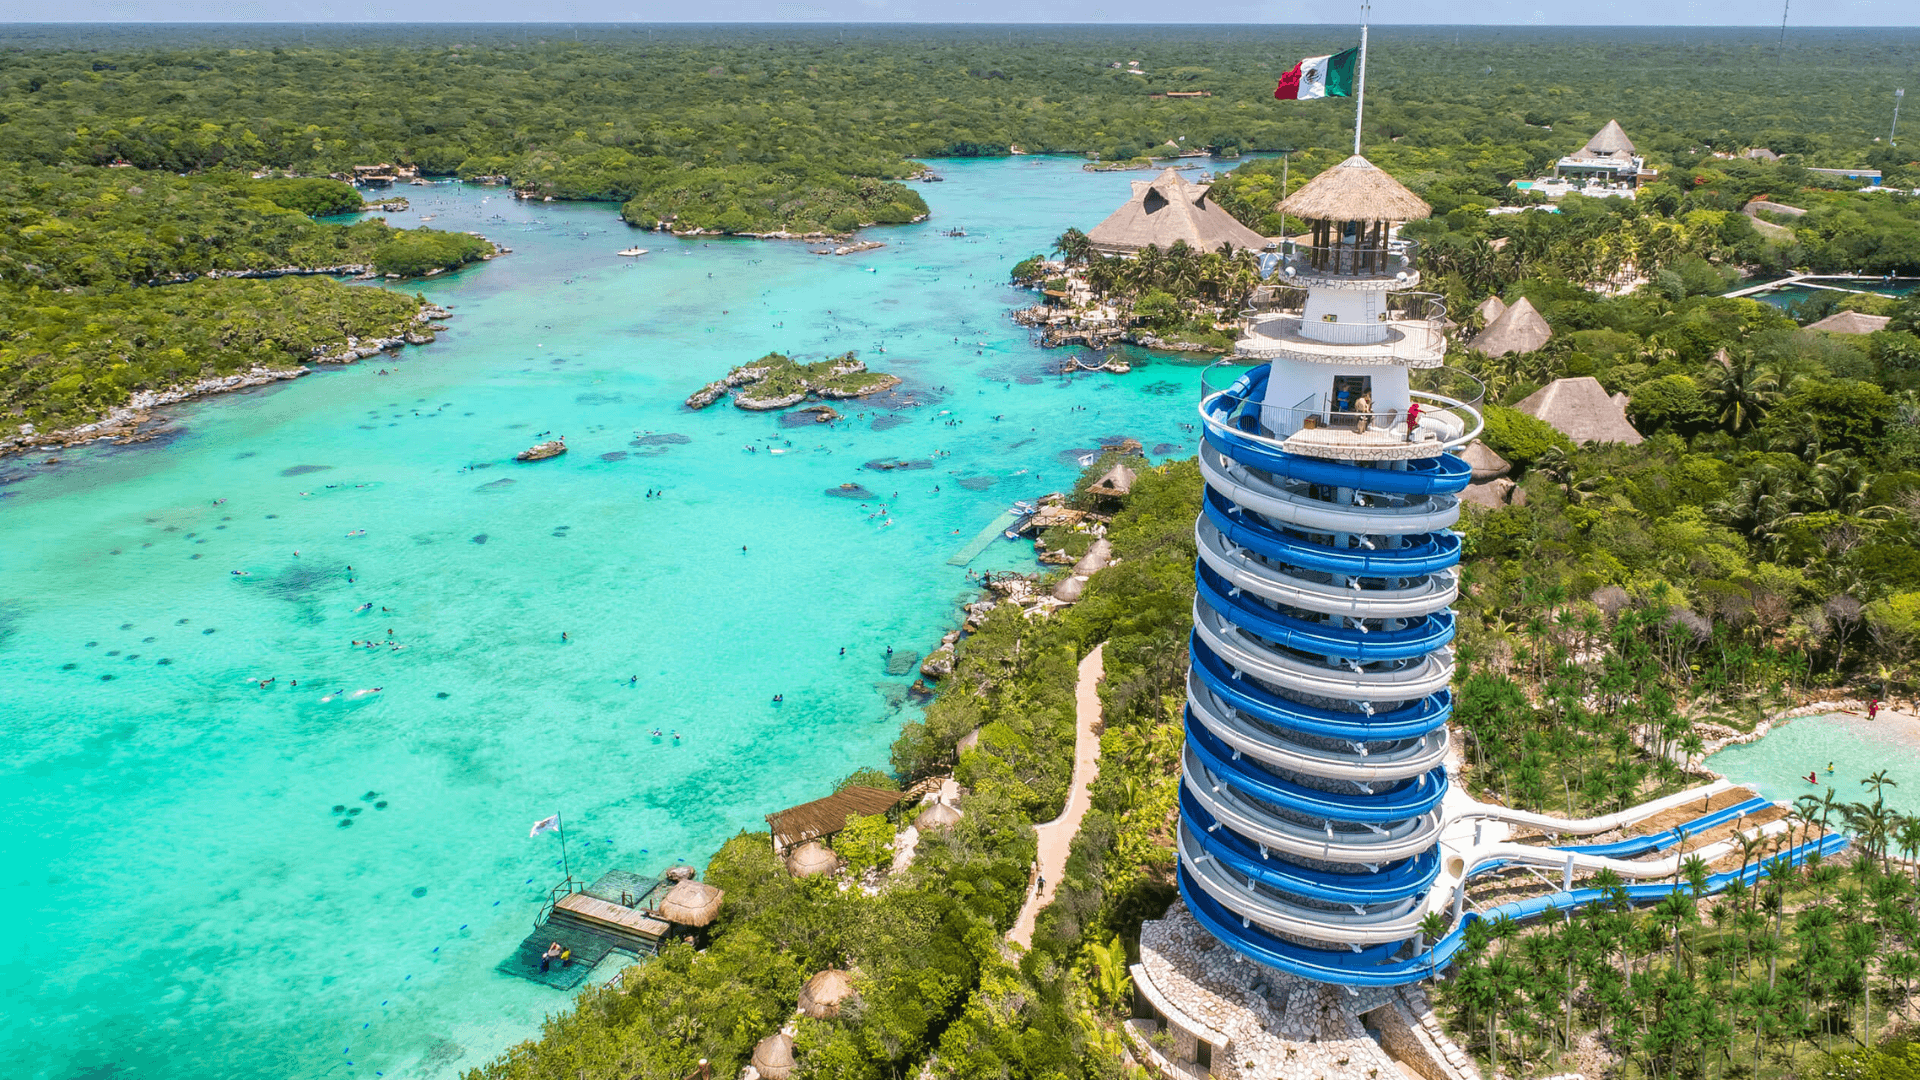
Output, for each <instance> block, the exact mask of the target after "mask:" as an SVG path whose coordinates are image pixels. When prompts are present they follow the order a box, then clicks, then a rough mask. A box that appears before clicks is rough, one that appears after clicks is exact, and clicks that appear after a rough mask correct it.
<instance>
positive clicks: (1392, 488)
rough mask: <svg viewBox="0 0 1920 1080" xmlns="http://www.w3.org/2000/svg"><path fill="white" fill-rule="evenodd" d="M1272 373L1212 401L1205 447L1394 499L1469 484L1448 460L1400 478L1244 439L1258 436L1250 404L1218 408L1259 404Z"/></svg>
mask: <svg viewBox="0 0 1920 1080" xmlns="http://www.w3.org/2000/svg"><path fill="white" fill-rule="evenodd" d="M1270 371H1272V369H1271V368H1270V367H1268V366H1266V365H1264V364H1263V365H1261V366H1260V367H1257V368H1255V369H1253V370H1252V371H1249V372H1247V373H1246V374H1245V375H1242V376H1240V378H1239V379H1238V380H1236V381H1235V382H1234V384H1233V386H1232V388H1231V389H1229V390H1228V391H1227V393H1228V395H1229V396H1228V397H1222V398H1216V399H1215V400H1214V405H1213V406H1212V407H1211V408H1210V409H1209V412H1210V414H1211V415H1212V416H1213V417H1214V419H1215V420H1216V421H1217V422H1218V423H1219V424H1220V425H1221V427H1219V428H1209V429H1208V431H1207V435H1206V439H1207V441H1208V442H1211V443H1212V444H1213V446H1214V449H1216V450H1219V451H1220V452H1221V453H1223V454H1225V455H1226V456H1227V457H1230V458H1232V459H1233V460H1235V461H1237V462H1239V463H1240V464H1242V465H1247V466H1250V467H1252V468H1255V469H1260V470H1262V471H1265V472H1267V473H1270V474H1272V475H1274V476H1281V477H1286V478H1288V479H1292V480H1299V481H1302V482H1305V483H1309V484H1328V485H1331V486H1334V487H1346V488H1354V489H1356V490H1359V491H1383V492H1392V493H1394V494H1398V495H1452V494H1455V493H1457V492H1460V491H1465V490H1466V487H1467V484H1468V482H1470V481H1471V480H1472V479H1473V467H1472V466H1470V465H1468V464H1467V463H1466V462H1465V461H1462V460H1460V459H1459V458H1457V457H1455V456H1454V455H1452V454H1439V455H1436V456H1433V457H1424V458H1414V459H1411V460H1409V461H1408V462H1407V468H1406V470H1405V471H1404V472H1403V471H1400V470H1397V469H1389V468H1376V467H1372V466H1367V465H1348V464H1343V463H1341V462H1337V461H1328V460H1326V459H1323V458H1316V457H1307V456H1304V455H1301V454H1289V453H1287V452H1286V451H1284V450H1279V449H1275V448H1274V447H1273V446H1271V445H1269V444H1267V443H1264V442H1261V441H1259V440H1256V439H1249V438H1245V437H1244V436H1246V435H1257V434H1259V426H1260V415H1259V412H1258V411H1257V410H1255V409H1254V408H1253V407H1252V406H1251V404H1250V403H1249V404H1248V405H1247V408H1246V410H1245V411H1240V412H1238V413H1237V414H1236V413H1235V411H1234V406H1238V405H1240V404H1242V403H1240V402H1233V404H1232V405H1230V406H1228V407H1226V408H1222V407H1221V404H1220V403H1221V402H1231V401H1232V398H1234V397H1240V398H1247V399H1251V400H1252V401H1257V400H1259V399H1261V398H1262V397H1263V396H1264V395H1265V394H1266V390H1267V375H1268V373H1269V372H1270Z"/></svg>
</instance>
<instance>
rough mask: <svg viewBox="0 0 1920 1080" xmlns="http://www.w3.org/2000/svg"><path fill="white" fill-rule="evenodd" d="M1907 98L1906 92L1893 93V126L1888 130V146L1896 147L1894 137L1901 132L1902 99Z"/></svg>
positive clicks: (1896, 91)
mask: <svg viewBox="0 0 1920 1080" xmlns="http://www.w3.org/2000/svg"><path fill="white" fill-rule="evenodd" d="M1906 96H1907V92H1906V91H1905V90H1895V91H1894V92H1893V126H1892V127H1890V128H1888V129H1887V145H1888V146H1892V145H1894V141H1893V137H1894V136H1895V135H1896V134H1898V133H1899V131H1900V99H1901V98H1903V97H1906Z"/></svg>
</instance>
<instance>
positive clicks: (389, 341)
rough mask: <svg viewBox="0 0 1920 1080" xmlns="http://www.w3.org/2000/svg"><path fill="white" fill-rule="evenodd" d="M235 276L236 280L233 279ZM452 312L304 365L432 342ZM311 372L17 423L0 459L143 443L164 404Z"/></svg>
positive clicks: (201, 384)
mask: <svg viewBox="0 0 1920 1080" xmlns="http://www.w3.org/2000/svg"><path fill="white" fill-rule="evenodd" d="M234 276H238V275H234ZM452 314H453V313H452V312H450V311H448V310H447V309H446V308H443V307H439V306H437V305H434V304H423V305H421V307H420V310H419V311H417V312H415V313H414V316H413V319H412V322H413V324H414V325H413V326H411V327H409V328H407V329H406V330H405V331H404V332H403V333H401V334H399V335H398V336H395V337H380V338H364V339H362V338H355V337H348V338H347V340H346V345H345V347H344V348H339V349H336V350H332V351H327V350H325V349H316V350H315V351H314V355H313V356H312V357H310V358H309V360H308V361H307V362H308V363H314V364H352V363H357V362H358V361H361V360H365V359H368V358H370V357H374V356H378V355H379V354H380V353H382V352H384V351H386V350H388V349H394V348H398V347H400V346H402V345H425V344H426V343H427V342H430V341H432V340H434V336H435V334H436V332H437V331H441V330H445V329H447V327H446V326H445V325H443V324H441V323H439V322H436V321H435V320H438V319H445V318H448V317H450V316H451V315H452ZM312 371H313V369H312V368H310V367H307V366H305V365H304V364H302V365H295V366H293V367H287V368H269V367H255V368H252V369H251V370H248V371H245V372H240V373H237V374H233V375H216V376H211V377H209V378H205V379H200V380H198V381H196V382H192V383H188V384H186V385H183V386H170V387H168V388H166V389H165V390H139V391H135V392H134V394H133V396H132V397H130V398H128V399H127V403H126V404H124V405H120V406H117V407H115V408H114V409H112V410H110V411H109V412H108V413H107V415H105V416H103V417H101V418H100V419H98V420H95V421H93V422H92V423H88V424H80V425H78V426H76V427H70V428H62V429H60V430H58V431H45V432H43V431H37V430H35V428H34V426H33V425H32V424H21V425H20V426H19V428H18V429H17V430H16V431H15V432H14V433H13V434H11V435H5V436H0V457H5V456H7V455H9V454H18V453H25V452H28V451H31V450H37V449H41V448H45V447H55V448H64V447H71V446H80V445H83V444H85V443H90V442H98V441H100V440H103V439H110V440H114V441H117V442H120V443H135V442H145V441H146V440H147V439H150V438H152V437H153V435H154V433H153V432H150V431H142V430H141V427H142V425H144V424H146V423H147V422H148V421H150V420H152V419H153V410H155V409H158V408H162V407H164V406H167V405H177V404H179V403H181V402H183V401H191V400H193V399H194V398H202V397H211V396H213V395H215V394H226V393H231V392H233V391H235V390H246V389H249V388H251V387H255V386H265V385H267V384H269V383H276V382H285V381H286V380H288V379H297V378H299V377H300V376H302V375H308V374H311V373H312Z"/></svg>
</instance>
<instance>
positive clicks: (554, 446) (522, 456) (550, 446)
mask: <svg viewBox="0 0 1920 1080" xmlns="http://www.w3.org/2000/svg"><path fill="white" fill-rule="evenodd" d="M566 452H567V441H566V440H565V439H549V440H548V441H546V442H543V443H536V444H534V445H532V446H529V447H527V448H526V449H525V450H522V451H520V452H519V453H517V454H515V455H513V460H515V461H545V460H547V459H548V458H550V457H559V456H560V455H561V454H564V453H566Z"/></svg>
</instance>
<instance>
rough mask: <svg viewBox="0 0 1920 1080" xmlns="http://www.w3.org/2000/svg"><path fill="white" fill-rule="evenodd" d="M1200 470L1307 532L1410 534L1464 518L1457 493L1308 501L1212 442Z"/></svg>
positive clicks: (1251, 506) (1238, 497)
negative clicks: (1358, 502)
mask: <svg viewBox="0 0 1920 1080" xmlns="http://www.w3.org/2000/svg"><path fill="white" fill-rule="evenodd" d="M1200 474H1201V475H1202V476H1203V477H1205V478H1206V481H1207V486H1209V487H1211V488H1213V490H1215V491H1217V492H1219V493H1220V494H1221V495H1223V496H1225V497H1226V498H1227V500H1228V501H1230V502H1233V503H1236V504H1238V505H1240V506H1243V507H1245V508H1246V509H1248V510H1252V511H1253V512H1254V513H1257V514H1260V515H1262V516H1264V517H1266V518H1268V519H1270V520H1272V521H1275V522H1279V523H1283V524H1286V525H1290V526H1293V527H1294V528H1297V529H1303V530H1306V531H1308V532H1332V533H1355V534H1358V535H1363V536H1388V535H1395V536H1410V535H1414V534H1416V533H1430V532H1439V531H1440V530H1442V529H1445V528H1449V527H1451V526H1452V525H1453V523H1454V522H1456V521H1459V520H1460V500H1459V499H1456V498H1454V497H1453V496H1452V495H1417V496H1413V497H1412V498H1411V499H1410V500H1409V501H1408V502H1407V503H1406V504H1404V505H1396V504H1395V503H1394V502H1393V501H1391V500H1390V499H1389V498H1388V497H1387V496H1385V495H1370V496H1368V497H1367V505H1364V506H1342V505H1340V504H1339V503H1332V502H1327V501H1325V500H1323V499H1309V498H1307V497H1306V496H1305V495H1297V494H1295V493H1293V492H1292V491H1288V490H1287V489H1285V488H1283V487H1280V486H1279V485H1277V484H1273V483H1269V482H1268V481H1266V480H1262V479H1260V478H1259V477H1257V476H1255V475H1253V472H1252V470H1250V469H1248V468H1247V467H1246V466H1244V465H1241V464H1240V463H1238V462H1236V461H1234V460H1233V459H1231V458H1229V457H1227V456H1226V455H1224V454H1222V453H1220V451H1218V450H1215V449H1214V448H1213V447H1212V446H1210V445H1202V446H1201V447H1200Z"/></svg>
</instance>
